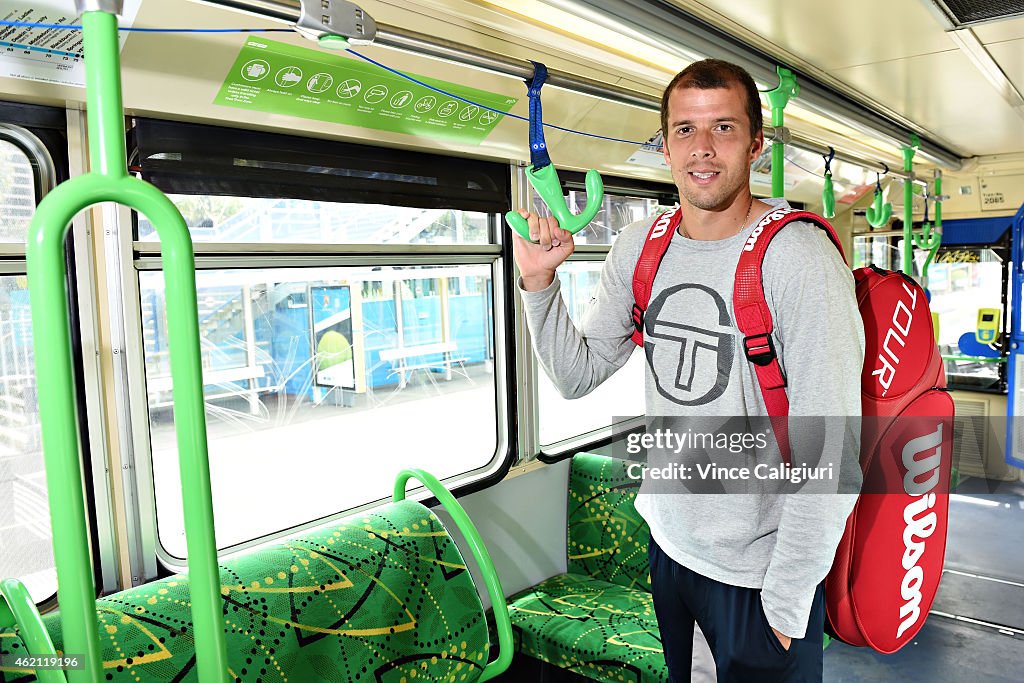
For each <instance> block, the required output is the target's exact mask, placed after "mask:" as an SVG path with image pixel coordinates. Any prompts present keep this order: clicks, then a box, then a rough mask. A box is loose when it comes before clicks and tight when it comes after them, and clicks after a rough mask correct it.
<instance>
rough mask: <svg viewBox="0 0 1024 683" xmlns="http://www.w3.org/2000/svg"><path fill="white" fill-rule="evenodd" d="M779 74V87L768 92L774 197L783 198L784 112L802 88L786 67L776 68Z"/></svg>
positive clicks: (784, 185)
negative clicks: (772, 133) (791, 98)
mask: <svg viewBox="0 0 1024 683" xmlns="http://www.w3.org/2000/svg"><path fill="white" fill-rule="evenodd" d="M776 71H777V72H778V74H779V86H778V87H777V88H775V89H774V90H770V91H769V92H768V103H769V104H770V105H771V108H772V128H773V129H774V132H775V134H774V136H773V137H774V139H773V140H772V196H773V197H782V196H783V195H785V194H786V168H785V164H786V146H785V144H784V142H783V139H784V134H785V125H784V123H785V121H784V117H783V114H782V112H783V110H785V108H786V105H787V104H789V98H790V97H797V96H799V95H800V86H799V85H797V83H796V76H794V75H793V72H792V71H790V70H789V69H786V68H784V67H781V66H779V67H776Z"/></svg>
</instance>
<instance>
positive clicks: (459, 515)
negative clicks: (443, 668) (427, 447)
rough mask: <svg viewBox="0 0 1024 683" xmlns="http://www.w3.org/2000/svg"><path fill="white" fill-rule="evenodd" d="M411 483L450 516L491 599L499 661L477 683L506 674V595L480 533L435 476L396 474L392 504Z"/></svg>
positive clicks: (415, 472)
mask: <svg viewBox="0 0 1024 683" xmlns="http://www.w3.org/2000/svg"><path fill="white" fill-rule="evenodd" d="M410 479H417V480H419V481H420V482H422V483H423V486H425V487H426V489H427V490H428V491H430V492H431V493H432V494H434V497H435V498H437V500H438V502H440V503H441V506H442V507H444V509H445V510H446V511H447V512H448V514H450V515H451V516H452V519H453V520H454V521H455V526H457V527H459V531H461V532H462V536H463V537H464V538H465V539H466V543H467V544H469V549H470V551H471V552H472V553H473V557H474V558H476V563H477V565H478V566H479V567H480V573H481V574H482V575H483V579H484V585H485V586H486V587H487V595H488V596H489V597H490V598H491V607H492V608H493V609H494V623H495V626H496V627H497V629H498V657H497V659H495V660H494V661H493V662H489V663H488V664H487V666H486V667H484V671H483V673H482V674H480V678H479V679H478V680H479V681H480V683H483V682H484V681H489V680H491V679H492V678H495V677H497V676H500V675H501V674H503V673H505V670H506V669H508V667H509V665H510V664H511V663H512V621H511V620H510V619H509V616H508V604H507V603H506V602H505V591H504V590H502V588H501V580H500V579H499V578H498V572H497V571H495V569H494V563H493V562H491V555H490V553H488V552H487V546H485V545H484V541H483V539H482V538H480V532H478V531H477V530H476V525H475V524H473V520H471V519H470V518H469V515H468V514H466V511H465V510H464V509H463V508H462V505H461V504H460V503H459V501H457V500H456V499H455V496H453V495H452V494H451V491H449V490H448V489H446V488H445V487H444V484H442V483H441V482H439V481H438V480H437V478H436V477H434V475H432V474H430V473H429V472H424V471H423V470H420V469H408V470H402V471H401V472H399V473H398V478H397V479H396V480H395V495H394V500H395V501H396V502H397V501H400V500H405V485H406V483H408V481H409V480H410Z"/></svg>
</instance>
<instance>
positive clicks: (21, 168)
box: [0, 140, 36, 243]
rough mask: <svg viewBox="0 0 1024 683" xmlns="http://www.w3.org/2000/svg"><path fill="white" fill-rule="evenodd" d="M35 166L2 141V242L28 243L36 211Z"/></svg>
mask: <svg viewBox="0 0 1024 683" xmlns="http://www.w3.org/2000/svg"><path fill="white" fill-rule="evenodd" d="M35 206H36V200H35V185H34V182H33V172H32V164H31V162H30V161H29V159H28V157H27V156H25V153H24V152H23V151H21V150H20V149H18V148H17V147H16V146H14V145H13V144H11V143H10V142H6V141H3V140H0V242H5V243H10V242H15V243H17V242H24V241H25V239H26V236H27V235H28V224H29V221H31V220H32V212H33V211H34V210H35Z"/></svg>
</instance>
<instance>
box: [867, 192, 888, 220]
mask: <svg viewBox="0 0 1024 683" xmlns="http://www.w3.org/2000/svg"><path fill="white" fill-rule="evenodd" d="M864 216H865V217H866V218H867V219H868V224H869V225H870V226H871V227H872V228H880V227H882V226H883V225H885V224H886V223H888V222H889V219H890V218H892V203H891V202H884V203H883V202H882V191H881V190H875V199H874V201H873V202H872V203H871V206H869V207H868V209H867V211H865V212H864Z"/></svg>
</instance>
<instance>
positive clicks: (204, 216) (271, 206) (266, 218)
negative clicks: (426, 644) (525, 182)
mask: <svg viewBox="0 0 1024 683" xmlns="http://www.w3.org/2000/svg"><path fill="white" fill-rule="evenodd" d="M169 196H170V198H171V200H172V201H173V202H174V203H175V205H176V206H177V207H178V210H179V211H181V214H182V216H183V217H184V218H185V223H186V224H187V225H188V226H189V232H191V234H192V240H193V241H195V242H220V243H293V244H299V243H303V244H488V243H489V242H490V224H489V221H488V216H487V214H485V213H479V212H472V211H458V210H455V209H420V208H411V207H406V206H385V205H381V204H342V203H338V202H323V201H310V200H305V199H280V198H277V199H274V198H271V199H260V198H253V197H218V196H209V195H181V194H171V195H169ZM138 231H139V232H138V237H139V240H140V241H143V242H156V241H158V239H159V238H158V237H157V235H156V231H155V230H154V229H153V226H152V225H150V223H149V222H148V221H147V220H145V218H143V217H141V216H140V217H139V226H138Z"/></svg>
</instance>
